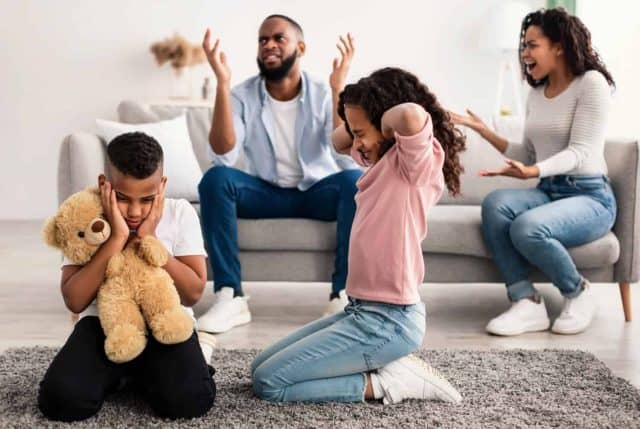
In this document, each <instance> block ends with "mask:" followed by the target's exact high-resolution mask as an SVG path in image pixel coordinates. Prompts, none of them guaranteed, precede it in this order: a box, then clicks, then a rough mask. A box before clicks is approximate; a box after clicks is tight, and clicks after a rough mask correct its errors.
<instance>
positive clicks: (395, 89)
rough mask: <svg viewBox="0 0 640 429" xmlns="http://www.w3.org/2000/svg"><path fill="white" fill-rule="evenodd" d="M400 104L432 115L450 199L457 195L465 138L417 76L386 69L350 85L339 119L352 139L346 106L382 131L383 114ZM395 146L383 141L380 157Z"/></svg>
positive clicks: (342, 96)
mask: <svg viewBox="0 0 640 429" xmlns="http://www.w3.org/2000/svg"><path fill="white" fill-rule="evenodd" d="M401 103H416V104H419V105H420V106H422V107H423V108H424V109H425V110H426V111H427V112H428V113H429V115H431V120H432V123H433V134H434V136H435V137H436V139H437V140H438V142H439V143H440V144H441V145H442V148H443V149H444V152H445V160H444V166H443V167H442V171H443V173H444V179H445V183H446V185H447V189H448V190H449V193H450V194H451V195H458V194H459V193H460V175H461V174H462V172H463V171H464V168H463V167H462V164H461V163H460V156H459V154H460V152H462V151H463V150H465V149H466V146H465V137H464V135H463V134H462V133H461V132H460V130H458V129H457V128H455V127H454V126H453V123H452V122H451V118H450V117H449V113H448V112H447V111H446V110H445V109H443V108H442V106H440V103H439V102H438V100H437V98H436V96H435V95H434V94H433V93H432V92H430V91H429V88H427V86H426V85H425V84H423V83H422V82H420V80H419V79H418V78H417V77H416V76H415V75H413V74H412V73H409V72H407V71H405V70H402V69H399V68H394V67H385V68H382V69H380V70H376V71H375V72H373V73H372V74H371V75H369V76H367V77H364V78H362V79H360V80H359V81H358V82H357V83H355V84H351V85H347V86H346V87H345V88H344V90H343V91H342V92H341V93H340V98H339V100H338V115H339V116H340V118H342V120H343V121H345V127H346V129H347V131H348V132H349V134H350V135H351V137H353V134H352V133H351V130H350V129H349V125H348V124H347V122H346V117H345V111H344V106H345V104H353V105H357V106H360V107H362V108H363V109H364V111H365V112H366V114H367V117H368V119H369V121H370V122H371V123H372V124H373V125H374V126H375V127H376V129H377V130H378V131H382V130H381V127H382V124H381V120H382V115H383V114H384V112H386V111H387V110H389V109H390V108H392V107H393V106H396V105H398V104H401ZM394 144H395V141H394V140H390V141H384V142H383V143H382V144H381V145H380V153H379V156H380V157H382V156H383V155H384V154H385V153H386V152H387V151H388V150H389V149H390V148H391V147H392V146H393V145H394Z"/></svg>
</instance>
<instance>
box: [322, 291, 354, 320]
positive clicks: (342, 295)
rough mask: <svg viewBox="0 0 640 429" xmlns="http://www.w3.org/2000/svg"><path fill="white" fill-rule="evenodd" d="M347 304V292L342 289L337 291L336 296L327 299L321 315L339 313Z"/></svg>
mask: <svg viewBox="0 0 640 429" xmlns="http://www.w3.org/2000/svg"><path fill="white" fill-rule="evenodd" d="M348 304H349V298H347V293H346V292H345V291H344V289H342V290H341V291H340V292H339V293H338V297H337V298H333V299H332V300H331V301H329V305H328V306H327V308H326V310H325V311H324V313H322V317H327V316H333V315H334V314H337V313H340V312H341V311H344V308H345V307H346V306H347V305H348Z"/></svg>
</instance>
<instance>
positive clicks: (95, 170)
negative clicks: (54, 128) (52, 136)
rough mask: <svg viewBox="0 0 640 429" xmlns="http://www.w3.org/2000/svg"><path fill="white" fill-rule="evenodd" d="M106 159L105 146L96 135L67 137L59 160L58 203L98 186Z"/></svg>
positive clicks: (72, 135)
mask: <svg viewBox="0 0 640 429" xmlns="http://www.w3.org/2000/svg"><path fill="white" fill-rule="evenodd" d="M105 159H106V148H105V144H104V143H103V142H102V140H100V138H99V137H98V136H96V135H95V134H90V133H74V134H71V135H69V136H67V137H65V138H64V140H63V141H62V145H61V146H60V154H59V158H58V202H59V203H61V202H62V201H64V200H66V199H67V198H68V197H69V196H70V195H71V194H73V193H75V192H78V191H81V190H83V189H85V188H86V187H87V186H97V185H98V175H99V174H101V173H103V172H104V167H105Z"/></svg>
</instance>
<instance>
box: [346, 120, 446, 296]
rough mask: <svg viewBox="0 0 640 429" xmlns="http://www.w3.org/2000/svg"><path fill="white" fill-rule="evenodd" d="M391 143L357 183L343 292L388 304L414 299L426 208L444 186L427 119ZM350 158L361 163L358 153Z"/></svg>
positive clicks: (420, 268) (438, 151) (421, 272)
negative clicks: (416, 130)
mask: <svg viewBox="0 0 640 429" xmlns="http://www.w3.org/2000/svg"><path fill="white" fill-rule="evenodd" d="M395 138H396V144H395V145H394V146H393V147H392V148H391V149H389V150H388V151H387V153H386V154H385V155H384V156H383V157H382V158H381V159H380V160H379V161H378V162H377V163H376V164H374V165H373V166H372V167H371V168H369V170H367V171H366V172H365V173H364V174H363V175H362V177H360V179H359V180H358V182H357V186H358V192H357V193H356V196H355V199H356V214H355V218H354V220H353V226H352V228H351V239H350V245H349V274H348V276H347V295H348V296H350V297H353V298H358V299H364V300H368V301H378V302H385V303H391V304H401V305H408V304H415V303H417V302H420V295H419V294H418V286H419V285H420V284H422V280H423V279H424V260H423V259H422V248H421V243H422V240H423V239H424V238H425V237H426V235H427V212H428V211H429V209H430V208H431V207H433V206H434V205H435V204H436V203H437V202H438V200H439V199H440V196H441V195H442V191H443V189H444V176H443V173H442V165H443V163H444V151H443V149H442V146H440V143H439V142H438V141H437V140H436V138H435V137H434V136H433V125H432V123H431V117H429V118H428V119H427V122H426V124H425V126H424V128H423V129H422V131H420V132H419V133H418V134H416V135H414V136H401V135H399V134H397V133H396V134H395ZM351 156H352V157H353V158H354V159H355V161H356V162H358V163H359V164H361V165H363V166H365V167H366V166H367V162H366V160H365V159H363V158H362V155H361V154H360V152H358V151H357V150H355V149H354V148H352V149H351Z"/></svg>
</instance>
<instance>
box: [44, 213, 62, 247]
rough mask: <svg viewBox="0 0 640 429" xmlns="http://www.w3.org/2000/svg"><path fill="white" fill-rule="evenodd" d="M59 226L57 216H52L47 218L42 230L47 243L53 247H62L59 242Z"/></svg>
mask: <svg viewBox="0 0 640 429" xmlns="http://www.w3.org/2000/svg"><path fill="white" fill-rule="evenodd" d="M57 231H58V227H57V226H56V218H55V217H52V218H49V219H47V221H46V222H45V224H44V228H43V230H42V236H43V237H44V241H45V243H47V244H48V245H49V246H52V247H60V246H59V244H58V240H57V238H56V236H57Z"/></svg>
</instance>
